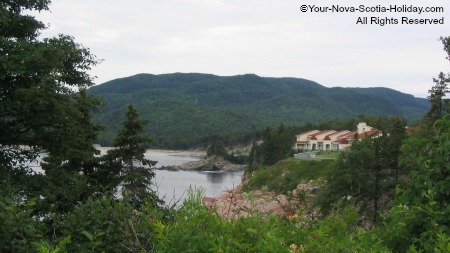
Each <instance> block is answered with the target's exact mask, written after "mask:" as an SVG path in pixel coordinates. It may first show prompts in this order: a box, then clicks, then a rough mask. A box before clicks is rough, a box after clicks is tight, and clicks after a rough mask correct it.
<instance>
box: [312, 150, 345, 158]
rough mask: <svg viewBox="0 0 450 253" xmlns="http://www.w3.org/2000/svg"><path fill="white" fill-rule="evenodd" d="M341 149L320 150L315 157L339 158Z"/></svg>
mask: <svg viewBox="0 0 450 253" xmlns="http://www.w3.org/2000/svg"><path fill="white" fill-rule="evenodd" d="M340 153H341V151H320V152H318V153H317V154H316V155H315V157H317V158H326V159H336V158H338V156H339V154H340Z"/></svg>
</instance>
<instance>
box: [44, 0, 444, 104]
mask: <svg viewBox="0 0 450 253" xmlns="http://www.w3.org/2000/svg"><path fill="white" fill-rule="evenodd" d="M303 4H306V5H313V4H314V5H316V6H329V7H332V6H333V5H339V6H340V7H341V8H342V7H350V6H354V7H359V6H360V5H365V7H375V8H376V7H377V6H379V7H380V6H382V7H385V6H386V7H390V5H393V4H396V5H397V6H402V5H403V4H405V5H407V6H411V5H412V6H413V7H444V12H443V13H422V14H417V13H393V12H387V13H380V12H378V13H367V12H365V13H358V12H356V13H336V12H334V13H333V12H331V11H328V12H327V13H317V12H311V11H307V12H301V11H300V6H301V5H303ZM49 7H50V11H49V12H43V13H41V14H39V15H37V16H38V19H39V20H41V21H43V22H44V23H45V24H49V26H50V28H49V29H48V30H46V31H45V32H44V33H43V36H44V37H49V36H54V35H56V34H58V33H64V34H67V35H72V36H74V37H75V40H76V42H78V43H81V44H83V45H84V46H86V47H88V48H90V49H91V52H92V53H93V54H95V55H96V56H97V57H98V58H100V59H103V60H104V61H103V62H102V63H101V64H100V65H98V66H96V67H94V69H93V71H92V75H94V76H97V79H96V80H95V82H96V83H97V84H101V83H104V82H106V81H109V80H113V79H116V78H121V77H127V76H131V75H135V74H138V73H151V74H163V73H174V72H196V73H210V74H216V75H222V76H229V75H239V74H246V73H254V74H257V75H260V76H264V77H299V78H306V79H309V80H313V81H316V82H318V83H320V84H322V85H324V86H327V87H335V86H341V87H389V88H393V89H396V90H400V91H402V92H406V93H409V94H413V95H415V96H418V97H426V96H427V91H428V89H429V88H430V87H431V86H432V85H433V82H432V78H433V77H436V76H437V75H438V73H439V72H440V71H443V72H445V73H448V72H450V62H449V61H448V60H446V59H445V57H446V55H445V53H444V51H443V50H442V48H443V47H442V44H441V42H440V41H439V40H438V39H439V37H440V36H450V1H448V0H446V1H443V0H439V1H438V0H436V1H433V0H404V1H399V0H391V1H385V0H377V1H372V0H371V1H369V0H356V1H355V0H333V1H331V0H328V1H320V0H319V1H313V0H303V1H294V0H270V1H269V0H128V1H123V0H122V1H119V0H108V1H106V0H103V1H100V0H53V3H52V4H51V5H50V6H49ZM359 17H368V20H369V23H370V21H371V20H370V19H371V17H379V18H381V19H383V18H389V19H390V18H394V19H397V20H398V22H399V24H391V25H388V24H386V25H384V26H381V25H377V24H356V22H357V20H358V18H359ZM402 17H408V18H433V19H434V18H436V19H441V18H443V17H444V24H432V25H430V24H426V25H424V24H422V25H421V24H409V25H408V24H401V22H402Z"/></svg>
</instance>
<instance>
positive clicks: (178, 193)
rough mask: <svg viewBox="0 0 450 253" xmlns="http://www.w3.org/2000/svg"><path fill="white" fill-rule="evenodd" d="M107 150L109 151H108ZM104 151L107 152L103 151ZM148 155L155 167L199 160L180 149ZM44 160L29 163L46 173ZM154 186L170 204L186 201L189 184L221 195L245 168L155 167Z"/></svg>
mask: <svg viewBox="0 0 450 253" xmlns="http://www.w3.org/2000/svg"><path fill="white" fill-rule="evenodd" d="M105 152H106V151H105ZM102 153H104V152H103V151H102ZM145 157H146V158H147V159H150V160H153V161H157V162H158V163H157V164H156V165H155V168H157V167H161V166H173V165H180V164H182V163H185V162H190V161H197V160H199V159H200V157H199V156H195V155H182V153H177V152H170V151H168V152H164V151H158V152H152V151H149V152H147V153H146V154H145ZM40 160H41V159H38V161H33V162H31V163H30V164H29V166H30V167H31V168H32V169H33V170H34V171H35V172H37V173H44V171H43V170H42V169H41V166H40ZM155 174H156V175H155V178H154V179H153V182H152V183H153V185H152V189H153V190H155V191H156V192H157V193H158V196H159V197H160V198H162V199H164V201H165V202H166V203H167V204H172V203H175V202H179V203H182V200H183V199H184V198H186V197H187V190H188V189H189V187H192V188H200V187H201V188H202V189H204V195H205V196H208V197H217V196H218V195H219V194H220V193H221V192H222V191H223V190H226V189H233V187H235V186H237V185H238V184H240V183H241V177H242V175H243V172H242V171H240V172H198V171H168V170H155Z"/></svg>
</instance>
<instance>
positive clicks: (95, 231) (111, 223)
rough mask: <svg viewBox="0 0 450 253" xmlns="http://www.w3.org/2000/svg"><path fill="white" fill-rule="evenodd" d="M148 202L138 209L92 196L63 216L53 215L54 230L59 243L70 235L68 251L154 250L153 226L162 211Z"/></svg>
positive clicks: (105, 198)
mask: <svg viewBox="0 0 450 253" xmlns="http://www.w3.org/2000/svg"><path fill="white" fill-rule="evenodd" d="M152 205H153V203H152V202H151V201H150V202H145V203H143V205H142V208H141V210H140V211H139V212H138V211H136V210H134V209H133V207H132V206H131V205H128V204H127V203H126V202H120V201H117V200H114V199H111V198H107V197H102V198H90V199H89V200H87V201H86V202H84V203H82V204H79V205H78V206H77V207H76V208H75V209H74V210H73V211H71V212H69V213H67V214H66V215H65V216H64V217H54V218H53V220H54V222H53V224H52V230H53V233H54V234H53V236H54V237H56V239H55V240H54V243H56V244H58V243H60V242H61V241H64V240H65V239H66V237H67V236H70V238H71V242H70V243H69V244H67V245H66V247H67V250H68V252H126V251H132V252H152V251H153V247H154V245H153V243H154V241H153V240H154V237H155V233H154V231H153V229H152V226H153V224H154V222H155V220H156V219H158V220H162V218H163V212H161V211H159V210H158V209H155V208H154V207H152Z"/></svg>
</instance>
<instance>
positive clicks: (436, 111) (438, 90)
mask: <svg viewBox="0 0 450 253" xmlns="http://www.w3.org/2000/svg"><path fill="white" fill-rule="evenodd" d="M441 41H442V44H443V45H444V51H445V52H446V54H447V60H450V58H449V57H450V37H442V38H441ZM433 82H434V83H435V85H434V86H433V87H432V88H431V89H430V90H428V93H429V94H430V95H429V96H428V97H427V98H428V100H429V101H430V104H431V108H430V110H429V111H428V113H427V114H426V115H425V117H424V120H425V124H426V125H427V126H428V127H431V126H432V125H433V124H434V122H435V121H436V120H438V119H440V118H442V116H444V115H445V114H448V113H449V112H450V99H448V98H446V96H447V94H449V93H450V90H449V87H448V86H449V83H450V75H448V74H447V75H445V74H444V73H442V72H441V73H439V75H438V78H433Z"/></svg>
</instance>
